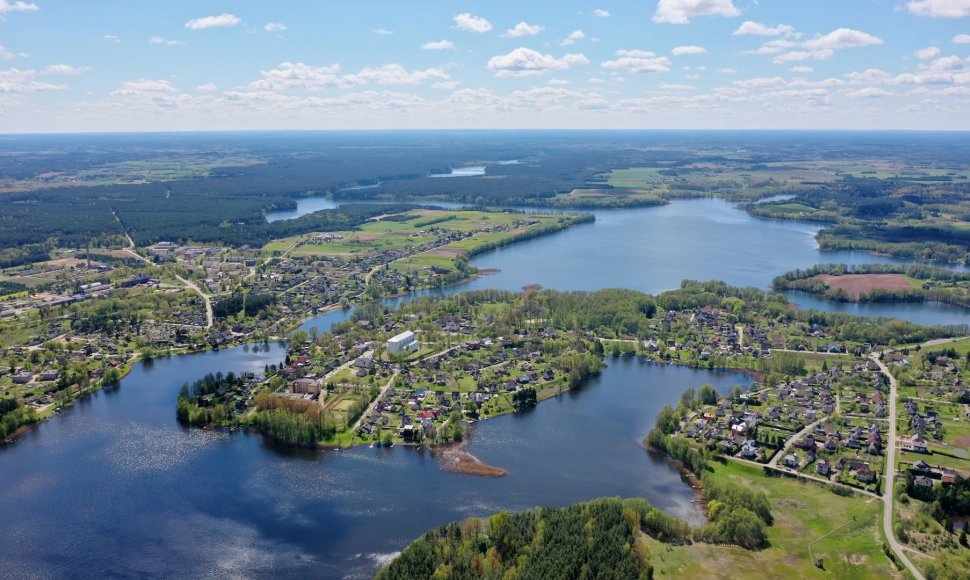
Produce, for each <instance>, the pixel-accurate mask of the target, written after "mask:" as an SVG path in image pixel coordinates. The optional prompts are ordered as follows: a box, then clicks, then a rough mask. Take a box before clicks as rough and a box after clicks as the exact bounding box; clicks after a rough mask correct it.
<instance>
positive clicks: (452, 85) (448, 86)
mask: <svg viewBox="0 0 970 580" xmlns="http://www.w3.org/2000/svg"><path fill="white" fill-rule="evenodd" d="M460 86H461V81H438V82H436V83H434V84H433V85H431V88H432V89H438V90H442V91H453V90H455V89H457V88H458V87H460Z"/></svg>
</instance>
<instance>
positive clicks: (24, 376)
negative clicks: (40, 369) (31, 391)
mask: <svg viewBox="0 0 970 580" xmlns="http://www.w3.org/2000/svg"><path fill="white" fill-rule="evenodd" d="M12 378H13V382H14V383H15V384H17V385H26V384H27V383H29V382H30V381H31V380H32V379H33V378H34V374H33V373H29V372H21V373H17V374H15V375H14V376H13V377H12Z"/></svg>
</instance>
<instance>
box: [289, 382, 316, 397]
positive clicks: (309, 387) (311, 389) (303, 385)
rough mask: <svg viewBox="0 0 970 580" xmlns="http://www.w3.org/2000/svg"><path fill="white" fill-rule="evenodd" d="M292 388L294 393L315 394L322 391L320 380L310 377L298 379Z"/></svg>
mask: <svg viewBox="0 0 970 580" xmlns="http://www.w3.org/2000/svg"><path fill="white" fill-rule="evenodd" d="M291 388H292V390H293V392H294V393H299V394H311V395H315V394H319V393H320V381H318V380H316V379H309V378H303V379H296V380H295V381H293V385H292V387H291Z"/></svg>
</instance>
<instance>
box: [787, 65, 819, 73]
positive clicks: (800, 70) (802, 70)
mask: <svg viewBox="0 0 970 580" xmlns="http://www.w3.org/2000/svg"><path fill="white" fill-rule="evenodd" d="M788 70H789V71H790V72H793V73H799V74H801V73H810V72H814V71H815V69H813V68H812V67H810V66H793V67H791V68H790V69H788Z"/></svg>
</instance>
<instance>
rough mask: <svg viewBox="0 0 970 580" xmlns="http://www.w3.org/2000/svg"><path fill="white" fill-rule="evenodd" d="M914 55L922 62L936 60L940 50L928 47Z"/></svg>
mask: <svg viewBox="0 0 970 580" xmlns="http://www.w3.org/2000/svg"><path fill="white" fill-rule="evenodd" d="M914 54H916V58H918V59H920V60H929V59H931V58H936V57H937V56H939V55H940V49H939V48H937V47H935V46H928V47H926V48H921V49H919V50H917V51H916V52H915V53H914Z"/></svg>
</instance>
